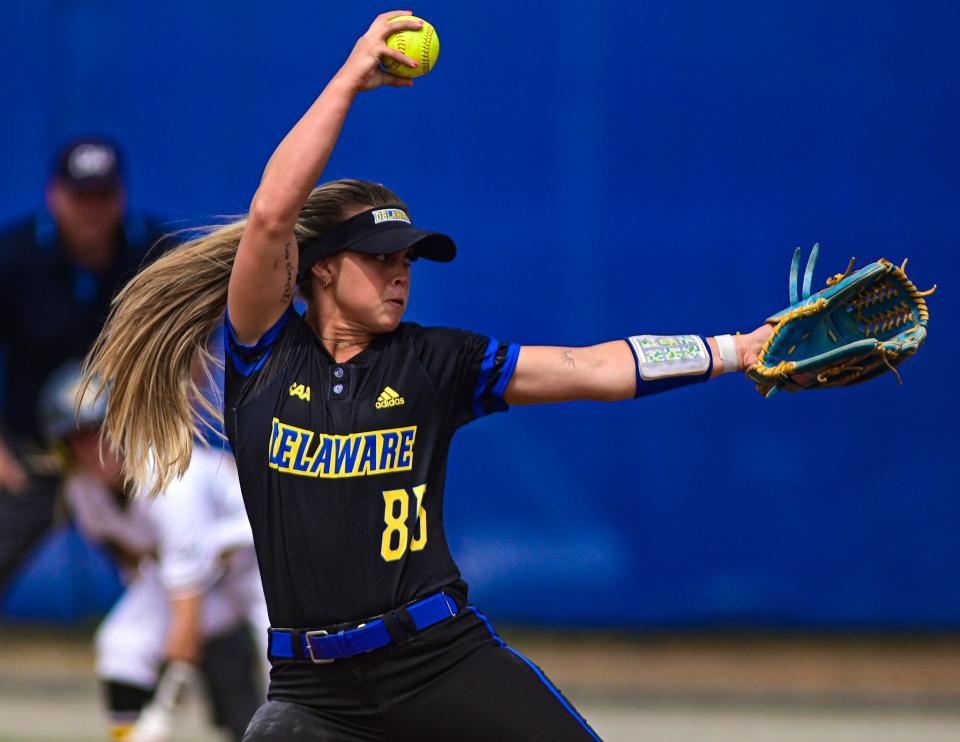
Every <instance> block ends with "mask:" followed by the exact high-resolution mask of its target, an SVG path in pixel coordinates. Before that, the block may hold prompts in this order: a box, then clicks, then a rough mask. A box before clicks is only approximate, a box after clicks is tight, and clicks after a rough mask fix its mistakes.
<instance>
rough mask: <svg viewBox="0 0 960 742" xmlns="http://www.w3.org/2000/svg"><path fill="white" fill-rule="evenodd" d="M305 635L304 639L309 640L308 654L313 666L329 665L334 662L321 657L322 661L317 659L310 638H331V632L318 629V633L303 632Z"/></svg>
mask: <svg viewBox="0 0 960 742" xmlns="http://www.w3.org/2000/svg"><path fill="white" fill-rule="evenodd" d="M303 635H304V637H305V638H306V640H307V641H306V642H305V643H306V645H307V654H308V655H310V661H311V662H312V663H313V664H315V665H327V664H329V663H331V662H333V659H323V658H322V657H321V658H320V659H317V658H316V657H314V656H313V644H311V643H310V637H311V636H330V632H329V631H325V630H323V629H317V630H316V631H305V632H303Z"/></svg>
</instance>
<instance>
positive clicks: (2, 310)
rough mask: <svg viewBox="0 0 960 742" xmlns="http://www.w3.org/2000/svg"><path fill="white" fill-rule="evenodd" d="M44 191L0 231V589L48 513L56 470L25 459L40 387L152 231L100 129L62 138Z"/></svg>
mask: <svg viewBox="0 0 960 742" xmlns="http://www.w3.org/2000/svg"><path fill="white" fill-rule="evenodd" d="M44 195H45V198H44V205H43V207H42V208H41V209H39V210H38V212H37V213H36V214H34V215H31V216H29V217H25V218H22V219H20V220H19V221H16V222H15V223H13V224H12V226H10V227H9V228H8V229H7V230H6V231H5V232H3V233H2V234H0V593H2V592H3V589H4V587H5V586H6V584H7V582H8V579H9V577H10V576H11V574H12V572H13V571H14V569H15V568H16V566H17V565H18V564H19V563H20V561H21V560H22V559H23V558H24V557H25V556H26V554H27V553H28V551H29V550H30V548H31V547H32V546H33V545H34V543H36V542H37V541H38V540H39V539H40V537H41V536H43V534H44V533H45V532H46V531H47V529H48V528H49V526H50V523H51V520H52V518H53V511H54V502H55V499H56V491H57V477H56V473H55V472H53V471H45V470H43V469H42V467H38V466H36V465H31V462H32V461H33V460H35V459H36V453H37V452H38V451H39V450H40V442H41V440H42V437H41V435H40V431H39V430H38V429H37V426H36V417H35V412H36V409H37V397H38V393H39V390H40V387H41V385H42V384H43V382H44V380H45V379H46V378H47V376H48V375H49V374H50V373H51V372H52V371H53V370H54V369H55V368H57V367H58V366H59V365H61V364H62V363H64V362H65V361H66V360H67V359H69V358H76V357H81V356H83V354H84V353H86V351H87V349H88V348H89V347H90V345H91V344H92V342H93V341H94V339H95V338H96V336H97V333H98V332H99V331H100V328H101V327H102V325H103V322H104V320H105V319H106V316H107V312H108V310H109V307H110V300H111V298H112V297H113V296H114V295H115V294H116V292H117V291H118V290H119V289H120V287H121V286H122V285H123V283H124V282H125V281H126V280H127V279H129V278H130V276H132V275H133V273H134V272H135V271H136V269H137V268H138V266H140V265H141V263H142V262H143V261H144V258H145V256H147V254H148V251H149V250H150V248H151V246H154V245H156V244H157V243H158V242H159V241H160V240H161V233H160V231H159V229H158V225H157V223H156V221H155V220H151V219H146V218H144V217H141V216H140V215H138V214H135V213H133V212H132V211H130V210H129V209H128V208H127V199H126V189H125V186H124V181H123V166H122V161H121V156H120V153H119V151H118V149H117V147H116V146H115V145H114V144H113V143H112V142H110V141H108V140H106V139H102V138H97V137H85V138H82V139H76V140H73V141H71V142H69V143H68V144H66V145H65V146H64V147H63V148H62V149H61V150H60V152H59V153H58V154H57V156H56V158H55V161H54V164H53V168H52V171H51V174H50V177H49V179H48V181H47V185H46V191H45V194H44ZM160 249H162V248H160ZM160 249H157V250H156V251H155V252H154V253H151V254H158V253H159V252H160Z"/></svg>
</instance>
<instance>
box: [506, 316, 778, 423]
mask: <svg viewBox="0 0 960 742" xmlns="http://www.w3.org/2000/svg"><path fill="white" fill-rule="evenodd" d="M771 332H772V329H771V328H770V326H769V325H761V326H760V327H758V328H757V329H756V330H754V331H753V332H751V333H750V334H748V335H735V336H733V342H734V346H735V349H736V357H737V368H724V364H723V361H722V360H721V356H720V352H719V349H718V347H717V341H716V338H713V337H708V338H707V346H708V347H709V350H710V354H711V356H712V367H711V368H712V370H711V373H710V378H713V377H714V376H717V375H719V374H721V373H724V372H725V371H737V370H742V369H745V368H746V367H747V366H749V365H751V364H753V363H755V362H756V360H757V353H759V351H760V347H761V346H762V345H763V342H764V341H765V340H766V339H767V337H768V336H769V335H770V333H771ZM704 373H705V372H704ZM653 383H654V384H657V383H658V382H653ZM634 396H637V362H636V359H635V356H634V354H633V352H632V351H631V350H630V346H629V345H628V344H627V342H626V341H624V340H615V341H612V342H608V343H601V344H600V345H592V346H589V347H586V348H564V347H559V346H533V345H527V346H523V347H522V348H521V349H520V356H519V358H518V359H517V367H516V370H515V371H514V373H513V377H512V378H511V379H510V383H509V384H508V385H507V388H506V392H505V394H504V400H505V401H506V402H507V404H510V405H525V404H544V403H547V402H569V401H573V400H577V399H589V400H595V401H601V402H615V401H618V400H622V399H632V398H633V397H634Z"/></svg>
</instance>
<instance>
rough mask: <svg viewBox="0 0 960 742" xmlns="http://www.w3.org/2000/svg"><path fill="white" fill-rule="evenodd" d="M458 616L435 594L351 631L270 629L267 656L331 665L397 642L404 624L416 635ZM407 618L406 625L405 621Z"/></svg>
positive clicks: (447, 600) (447, 597) (453, 607)
mask: <svg viewBox="0 0 960 742" xmlns="http://www.w3.org/2000/svg"><path fill="white" fill-rule="evenodd" d="M458 612H459V608H458V607H457V601H456V600H454V598H453V597H452V596H451V595H448V594H447V593H444V592H439V593H434V594H433V595H431V596H430V597H429V598H424V599H423V600H418V601H416V602H415V603H411V604H410V605H407V606H404V607H402V608H398V609H397V610H395V611H391V612H390V613H385V614H384V615H383V616H380V617H378V618H374V619H372V620H370V621H368V622H366V623H361V624H358V625H357V626H355V627H354V628H350V629H339V630H336V629H334V630H330V631H328V630H326V629H316V630H312V631H304V630H303V629H274V628H271V629H270V631H269V645H268V650H267V653H268V654H269V656H270V658H271V659H290V660H297V659H302V660H310V661H311V662H317V663H320V662H333V661H334V660H339V659H343V658H344V657H353V656H354V655H357V654H363V653H364V652H372V651H373V650H374V649H380V647H385V646H387V645H388V644H390V643H392V642H393V641H396V640H399V639H400V638H402V636H403V635H404V634H403V626H404V624H408V625H410V624H412V627H413V628H414V629H415V630H416V631H422V630H423V629H426V628H427V627H429V626H433V625H434V624H438V623H440V622H441V621H443V620H445V619H447V618H451V617H453V616H456V615H457V613H458ZM407 618H409V621H406V620H405V619H407ZM407 633H409V631H408V632H407ZM298 645H299V646H298ZM297 649H299V650H300V651H299V652H298V651H297Z"/></svg>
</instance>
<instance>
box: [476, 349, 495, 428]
mask: <svg viewBox="0 0 960 742" xmlns="http://www.w3.org/2000/svg"><path fill="white" fill-rule="evenodd" d="M499 347H500V343H498V342H497V341H496V340H494V339H493V338H490V341H489V342H488V343H487V350H486V351H485V352H484V354H483V361H482V362H481V363H480V373H479V374H477V384H476V386H475V387H474V388H473V414H474V415H476V416H477V417H483V416H484V415H485V414H486V412H487V411H486V409H485V407H484V404H483V392H484V390H485V389H486V388H487V383H488V382H489V381H490V374H492V373H493V362H494V359H495V358H496V357H497V348H499Z"/></svg>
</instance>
